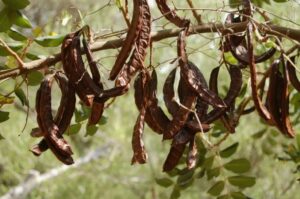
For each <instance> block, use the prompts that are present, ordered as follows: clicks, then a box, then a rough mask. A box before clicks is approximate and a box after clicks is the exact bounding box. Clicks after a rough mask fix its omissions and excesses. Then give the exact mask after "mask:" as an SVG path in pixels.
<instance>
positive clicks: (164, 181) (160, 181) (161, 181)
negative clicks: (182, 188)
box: [155, 178, 173, 187]
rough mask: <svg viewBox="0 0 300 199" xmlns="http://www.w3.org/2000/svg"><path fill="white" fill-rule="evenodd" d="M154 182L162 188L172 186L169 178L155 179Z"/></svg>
mask: <svg viewBox="0 0 300 199" xmlns="http://www.w3.org/2000/svg"><path fill="white" fill-rule="evenodd" d="M155 182H156V183H157V184H158V185H160V186H162V187H169V186H171V185H172V184H173V181H172V180H171V179H169V178H155Z"/></svg>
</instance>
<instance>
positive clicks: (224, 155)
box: [220, 142, 239, 158]
mask: <svg viewBox="0 0 300 199" xmlns="http://www.w3.org/2000/svg"><path fill="white" fill-rule="evenodd" d="M238 146H239V143H238V142H236V143H234V144H232V145H230V146H229V147H227V148H226V149H223V150H222V151H221V152H220V156H221V157H222V158H228V157H230V156H231V155H233V154H234V153H235V152H236V150H237V148H238Z"/></svg>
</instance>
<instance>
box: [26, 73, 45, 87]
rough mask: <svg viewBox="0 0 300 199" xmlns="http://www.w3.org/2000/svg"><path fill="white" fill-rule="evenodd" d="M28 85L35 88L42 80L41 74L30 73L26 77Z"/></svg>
mask: <svg viewBox="0 0 300 199" xmlns="http://www.w3.org/2000/svg"><path fill="white" fill-rule="evenodd" d="M27 78H28V85H29V86H37V85H39V84H40V83H41V81H42V80H43V78H44V77H43V74H42V73H41V72H39V71H32V72H30V73H29V74H28V75H27Z"/></svg>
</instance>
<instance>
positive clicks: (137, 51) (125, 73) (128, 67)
mask: <svg viewBox="0 0 300 199" xmlns="http://www.w3.org/2000/svg"><path fill="white" fill-rule="evenodd" d="M141 10H142V16H141V18H142V23H141V27H140V31H139V34H138V37H137V39H136V41H135V42H134V50H133V52H132V55H131V56H130V58H129V61H128V63H126V64H125V66H124V67H123V68H122V70H121V72H120V74H119V75H118V77H117V79H116V86H117V87H119V86H125V85H127V84H129V83H130V80H131V78H132V77H133V76H134V75H135V74H136V72H137V71H138V70H141V69H143V68H144V61H145V57H146V54H147V52H146V51H147V48H148V47H149V45H150V38H151V36H150V34H151V13H150V8H149V5H148V3H147V1H146V0H141Z"/></svg>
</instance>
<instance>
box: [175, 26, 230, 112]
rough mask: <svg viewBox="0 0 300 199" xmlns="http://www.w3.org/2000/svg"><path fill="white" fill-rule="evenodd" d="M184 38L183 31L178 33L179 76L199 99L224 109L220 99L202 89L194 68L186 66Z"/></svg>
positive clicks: (184, 33) (184, 32)
mask: <svg viewBox="0 0 300 199" xmlns="http://www.w3.org/2000/svg"><path fill="white" fill-rule="evenodd" d="M185 37H186V31H185V30H183V31H181V32H180V33H179V36H178V41H177V49H178V50H177V52H178V57H179V66H180V76H181V77H182V78H183V79H184V81H185V82H186V83H187V85H188V86H189V87H190V88H191V90H193V91H194V92H196V93H197V94H198V95H199V97H200V98H201V99H203V100H204V101H205V102H207V103H208V104H210V105H212V106H214V107H218V108H225V107H226V105H225V103H224V101H223V100H222V99H220V98H219V97H218V96H217V95H216V94H215V93H214V92H212V91H210V90H209V89H206V88H204V86H203V85H202V84H201V82H200V81H198V79H197V75H196V72H195V69H194V66H193V65H191V64H188V59H187V55H186V52H185Z"/></svg>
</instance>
